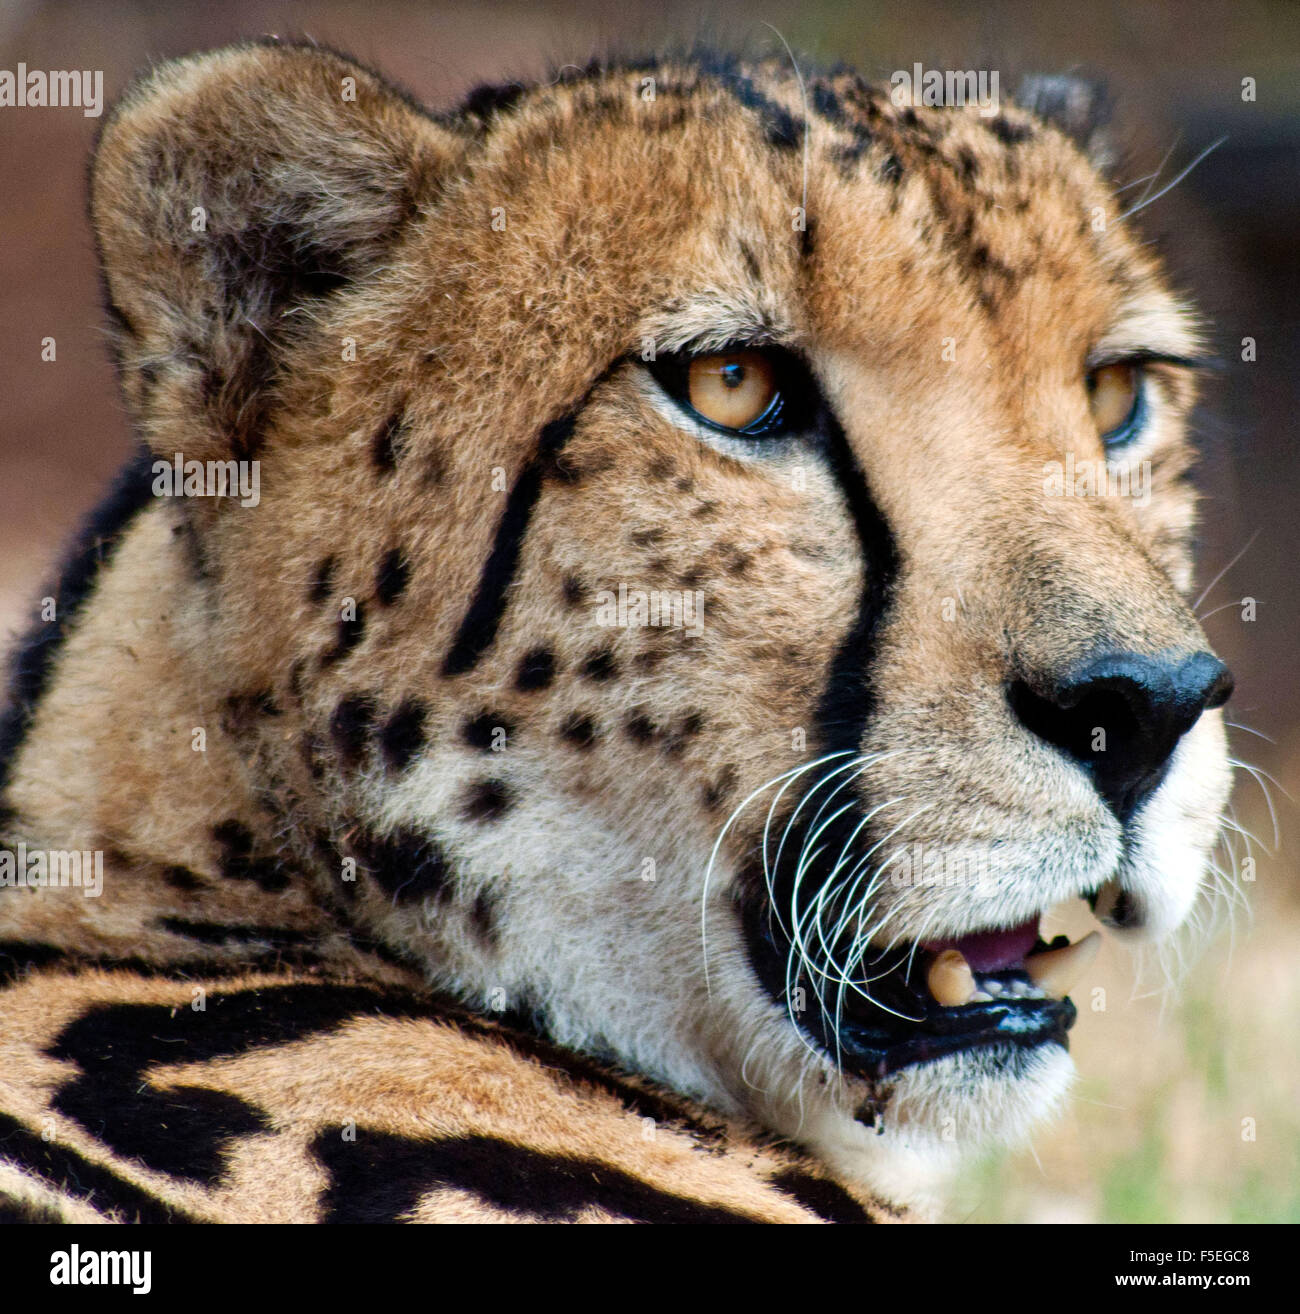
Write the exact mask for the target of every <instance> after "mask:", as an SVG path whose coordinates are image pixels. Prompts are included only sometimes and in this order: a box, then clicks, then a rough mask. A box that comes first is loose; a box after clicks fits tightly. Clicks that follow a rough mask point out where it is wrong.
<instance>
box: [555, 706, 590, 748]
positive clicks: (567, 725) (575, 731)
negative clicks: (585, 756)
mask: <svg viewBox="0 0 1300 1314" xmlns="http://www.w3.org/2000/svg"><path fill="white" fill-rule="evenodd" d="M560 734H561V735H563V736H564V738H565V739H566V740H567V741H568V742H569V743H571V744H572V745H573V746H574V747H575V748H590V747H591V746H592V745H593V744H594V743H595V742H596V740H597V739H598V738H599V737H600V732H599V730H598V729H597V728H596V723H595V722H594V721H593V720H592V719H591V717H589V716H584V715H582V714H581V713H579V712H575V713H574V714H573V715H572V716H570V717H569V718H568V719H567V720H566V721H565V722H564V724H563V725H562V726H561V727H560Z"/></svg>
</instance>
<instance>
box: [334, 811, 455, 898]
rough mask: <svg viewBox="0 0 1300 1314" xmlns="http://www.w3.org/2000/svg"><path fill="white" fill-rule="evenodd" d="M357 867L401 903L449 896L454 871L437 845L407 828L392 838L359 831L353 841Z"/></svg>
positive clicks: (397, 832) (391, 835)
mask: <svg viewBox="0 0 1300 1314" xmlns="http://www.w3.org/2000/svg"><path fill="white" fill-rule="evenodd" d="M350 848H351V850H352V856H353V857H355V858H356V860H357V866H358V867H360V868H362V869H364V870H365V871H366V872H367V873H368V874H369V876H370V877H371V879H372V880H373V881H374V882H375V884H376V885H378V886H379V887H380V888H381V889H382V890H383V891H384V893H385V894H387V895H389V897H390V898H393V899H395V900H396V901H397V902H398V903H413V902H415V901H416V900H417V899H440V898H443V897H444V896H445V895H446V894H447V890H448V885H449V883H450V881H451V879H452V868H451V865H450V864H449V863H448V861H447V856H446V854H445V853H444V852H443V850H442V846H441V845H439V844H438V843H437V841H435V840H433V839H430V838H429V836H427V835H422V834H420V833H419V832H418V831H415V830H411V829H409V828H408V827H399V828H398V829H397V830H395V831H393V832H392V833H391V834H389V835H384V836H380V835H375V834H373V833H371V832H370V831H367V830H364V829H363V830H358V831H357V832H355V833H354V834H353V836H352V839H351V841H350Z"/></svg>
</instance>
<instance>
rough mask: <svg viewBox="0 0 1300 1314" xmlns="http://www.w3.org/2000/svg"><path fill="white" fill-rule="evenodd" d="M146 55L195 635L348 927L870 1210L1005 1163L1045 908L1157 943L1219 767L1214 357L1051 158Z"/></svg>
mask: <svg viewBox="0 0 1300 1314" xmlns="http://www.w3.org/2000/svg"><path fill="white" fill-rule="evenodd" d="M177 68H179V70H180V71H175V70H176V69H177ZM172 69H173V71H172V72H170V73H168V74H167V76H166V77H161V76H160V77H159V79H158V80H157V81H156V82H155V84H154V85H153V86H151V87H148V88H146V90H145V91H144V92H142V93H140V94H139V95H138V96H137V97H136V98H135V100H134V101H133V102H132V103H130V104H128V105H127V106H126V107H124V108H123V109H122V110H120V111H119V113H118V116H117V118H116V119H115V120H114V122H113V123H112V124H111V125H110V127H109V129H108V131H107V132H106V135H105V142H104V145H103V147H102V148H101V154H100V160H99V164H98V167H97V173H96V192H95V207H96V219H97V223H98V227H99V231H100V237H101V242H102V244H103V247H104V253H105V262H106V266H107V270H108V280H109V286H110V291H111V295H112V298H113V301H114V304H115V307H116V308H117V312H118V315H119V317H120V320H121V323H122V325H124V326H125V327H124V328H123V331H122V340H121V346H122V362H123V371H124V378H125V382H126V387H127V389H128V392H129V393H130V395H131V396H132V398H133V400H134V402H135V404H136V406H137V409H138V411H139V413H140V415H141V417H142V421H143V424H144V428H145V431H146V433H147V434H148V436H149V438H150V441H151V442H152V443H153V444H154V446H155V447H156V448H157V449H158V450H159V451H160V452H165V453H167V454H168V455H169V456H170V454H171V453H172V452H173V451H183V452H184V453H185V454H186V455H187V456H194V457H198V458H200V459H202V458H211V457H213V456H217V455H221V456H230V455H231V454H232V452H233V454H234V455H235V456H243V457H245V458H249V459H257V460H259V461H260V463H261V501H260V505H259V506H258V507H257V508H256V509H254V510H249V509H246V508H240V507H238V506H220V507H217V508H212V507H205V508H199V509H195V510H190V509H188V508H187V509H186V510H185V512H184V515H185V516H186V526H187V528H188V529H190V530H192V532H191V533H189V534H187V535H184V536H182V537H183V538H184V539H185V541H187V542H189V543H190V544H191V549H192V551H193V553H194V555H195V558H196V564H195V570H194V583H193V587H194V589H195V590H196V591H198V592H200V593H202V594H203V595H204V597H205V599H206V606H205V608H204V609H203V610H202V614H203V615H204V617H205V621H204V622H203V625H202V627H201V629H200V632H198V633H196V635H195V643H196V644H202V645H204V651H205V653H206V654H208V659H209V661H210V664H211V668H212V669H213V671H214V672H216V673H217V674H218V675H219V677H220V678H221V679H222V680H223V681H224V682H225V683H226V684H227V685H228V686H229V687H233V688H238V687H246V688H258V687H267V686H271V687H274V689H275V690H276V697H277V701H278V702H279V703H280V704H281V705H282V707H283V709H284V715H283V716H282V717H280V718H277V719H276V723H275V725H274V727H273V733H268V734H267V735H266V736H265V738H264V739H263V740H262V741H261V742H260V743H259V744H258V745H257V746H256V748H255V750H254V751H251V752H250V754H249V761H250V762H251V763H252V765H251V766H250V770H251V771H252V773H253V776H254V779H255V781H256V783H257V785H258V787H259V789H260V790H261V791H262V795H263V797H264V798H266V799H268V800H270V801H271V806H274V807H276V808H278V809H279V810H280V811H281V813H282V816H283V825H282V826H281V827H280V831H279V833H280V834H282V835H283V836H286V837H287V839H286V840H285V842H286V843H288V844H290V845H291V846H292V847H293V848H294V849H295V851H296V853H297V855H298V857H299V859H300V861H301V862H303V863H304V864H306V865H308V866H310V867H311V868H312V869H313V870H314V871H315V873H316V878H317V880H318V882H319V885H320V888H321V891H322V895H323V897H326V898H329V899H331V900H333V901H334V902H336V903H337V905H338V906H339V908H340V909H341V910H342V912H343V914H344V915H346V916H347V917H348V918H349V919H351V920H352V921H353V922H354V923H356V924H358V925H360V926H362V927H365V928H366V929H367V930H368V931H369V932H371V933H373V934H375V935H377V936H379V937H380V938H382V939H383V940H384V941H385V942H386V943H387V944H388V945H390V946H391V947H392V948H393V949H394V950H396V951H398V952H401V953H403V954H405V955H408V956H411V957H414V958H415V959H417V960H418V961H419V962H420V963H422V964H423V965H424V966H425V967H426V968H427V970H428V971H429V973H430V975H431V977H432V978H433V979H434V980H435V981H436V982H437V983H438V984H440V985H441V986H444V987H446V988H450V989H452V990H455V991H457V992H459V993H460V994H462V995H463V996H465V997H466V998H468V999H469V1000H471V1001H472V1002H474V1003H475V1004H476V1005H478V1006H480V1007H485V1008H512V1009H517V1010H522V1011H524V1012H527V1013H529V1014H531V1015H532V1016H533V1017H534V1018H535V1019H536V1020H537V1022H538V1023H539V1024H540V1025H541V1026H543V1027H545V1028H546V1029H547V1030H548V1031H549V1032H550V1033H551V1034H552V1035H553V1036H555V1037H556V1038H557V1039H559V1040H560V1041H561V1042H563V1043H567V1044H570V1045H573V1046H577V1047H579V1048H582V1049H586V1050H588V1051H592V1052H596V1053H599V1054H604V1055H608V1056H612V1057H613V1058H614V1059H616V1060H617V1061H619V1062H621V1063H622V1064H624V1065H627V1066H629V1067H632V1068H634V1069H637V1070H640V1071H643V1072H646V1073H649V1074H651V1075H653V1076H655V1077H657V1078H660V1079H662V1080H664V1081H666V1082H668V1083H669V1084H671V1085H672V1086H674V1087H675V1088H677V1089H679V1090H681V1091H683V1092H686V1093H689V1094H692V1095H697V1096H701V1097H704V1098H706V1099H708V1100H711V1101H713V1102H714V1103H715V1104H717V1105H720V1106H722V1107H725V1108H729V1109H732V1110H742V1111H746V1112H749V1113H751V1114H753V1115H755V1116H757V1117H758V1118H759V1119H761V1120H763V1121H765V1122H766V1123H767V1124H768V1125H769V1126H771V1127H773V1128H774V1129H776V1130H777V1131H779V1132H782V1133H785V1134H788V1135H791V1136H795V1137H797V1138H800V1139H802V1140H804V1141H805V1142H807V1143H809V1144H810V1145H812V1146H813V1147H814V1148H816V1149H817V1150H819V1151H820V1152H821V1153H822V1154H823V1155H824V1156H825V1157H826V1158H827V1159H828V1160H829V1161H830V1162H831V1163H832V1164H833V1165H835V1166H836V1167H837V1168H838V1169H839V1170H840V1171H842V1172H844V1173H846V1174H848V1175H850V1176H853V1177H856V1178H857V1179H859V1180H863V1181H866V1182H870V1183H873V1184H875V1185H878V1186H883V1187H886V1188H888V1189H891V1190H893V1191H895V1192H896V1193H901V1194H907V1193H908V1192H909V1191H910V1192H913V1193H915V1191H916V1189H917V1188H916V1183H917V1182H918V1181H920V1180H921V1179H922V1170H925V1169H928V1168H929V1167H930V1166H933V1165H935V1164H938V1163H940V1162H941V1161H943V1160H944V1159H945V1156H946V1154H947V1152H948V1151H949V1149H950V1148H951V1146H952V1145H954V1144H955V1145H956V1146H957V1147H958V1148H963V1147H966V1148H969V1147H971V1146H975V1145H979V1144H982V1143H984V1142H986V1141H988V1140H989V1139H997V1138H1003V1139H1008V1138H1013V1137H1015V1136H1017V1135H1019V1134H1020V1133H1021V1132H1022V1131H1023V1130H1024V1128H1025V1127H1026V1126H1027V1125H1028V1124H1029V1123H1030V1122H1032V1120H1033V1119H1035V1118H1037V1117H1039V1116H1041V1115H1042V1114H1043V1113H1044V1112H1046V1111H1047V1110H1048V1109H1049V1108H1050V1107H1051V1105H1052V1104H1053V1102H1054V1101H1056V1100H1057V1099H1058V1098H1059V1097H1060V1095H1061V1093H1062V1092H1063V1090H1064V1088H1065V1086H1066V1085H1067V1082H1068V1077H1069V1072H1070V1063H1069V1059H1068V1056H1067V1053H1066V1038H1067V1033H1068V1030H1069V1027H1070V1025H1071V1022H1072V1021H1073V1019H1074V1006H1073V1005H1072V1004H1071V1002H1070V1001H1069V999H1068V998H1066V997H1065V991H1066V989H1067V988H1068V987H1069V985H1070V980H1071V978H1073V977H1074V976H1076V975H1077V974H1078V973H1079V972H1080V971H1082V970H1084V969H1085V967H1086V957H1087V954H1088V952H1089V948H1090V946H1089V945H1086V944H1085V945H1079V946H1074V947H1066V946H1063V945H1055V946H1047V945H1045V944H1044V943H1043V942H1042V941H1041V940H1040V938H1039V934H1038V927H1039V919H1040V917H1041V916H1042V915H1043V913H1044V912H1045V911H1046V910H1047V909H1048V908H1050V907H1051V906H1052V905H1053V904H1056V903H1058V902H1060V901H1062V900H1068V899H1076V898H1087V899H1091V900H1093V902H1094V905H1095V908H1096V911H1097V912H1098V914H1099V915H1100V916H1101V917H1102V919H1103V920H1104V921H1106V922H1108V923H1109V924H1110V925H1111V926H1112V927H1113V928H1114V929H1115V931H1116V932H1117V933H1118V934H1120V935H1125V936H1126V935H1138V934H1147V935H1151V936H1155V937H1160V936H1164V935H1165V934H1167V933H1169V932H1170V931H1172V930H1173V929H1174V928H1175V927H1177V926H1178V925H1179V923H1180V922H1182V921H1183V919H1184V918H1185V917H1186V916H1187V914H1188V912H1189V909H1190V908H1191V905H1192V903H1193V900H1194V899H1195V897H1196V895H1197V891H1198V887H1199V886H1200V884H1201V882H1202V879H1203V874H1204V872H1205V870H1206V864H1207V851H1208V849H1209V846H1210V845H1211V843H1212V842H1213V840H1214V838H1215V835H1216V832H1217V828H1218V825H1219V815H1220V809H1221V807H1222V806H1223V804H1224V802H1225V798H1226V794H1227V790H1228V784H1229V773H1228V768H1227V761H1226V753H1225V742H1224V732H1223V728H1222V722H1221V718H1220V714H1219V713H1218V711H1217V710H1215V709H1216V708H1217V707H1218V706H1219V705H1220V704H1221V703H1222V701H1223V700H1224V699H1225V698H1226V696H1227V693H1228V691H1229V689H1230V680H1229V677H1228V676H1227V673H1226V671H1225V670H1224V668H1223V667H1222V665H1221V664H1220V663H1219V662H1218V661H1217V660H1216V659H1215V658H1214V657H1213V656H1212V655H1211V654H1210V653H1209V652H1208V651H1207V645H1206V641H1205V638H1204V636H1203V635H1202V633H1201V631H1200V630H1199V628H1198V627H1197V625H1196V623H1195V620H1194V619H1193V616H1192V614H1191V610H1190V608H1189V606H1188V603H1187V600H1186V599H1187V594H1188V591H1189V589H1190V585H1191V562H1190V551H1189V535H1190V531H1191V527H1192V519H1193V511H1194V498H1193V493H1192V490H1191V487H1190V485H1189V483H1188V469H1189V465H1190V452H1189V448H1188V445H1187V443H1186V441H1185V438H1184V422H1185V419H1186V415H1187V412H1188V410H1189V407H1190V405H1191V402H1192V392H1193V383H1192V378H1191V375H1192V371H1193V369H1194V364H1195V358H1196V356H1197V352H1198V345H1197V340H1196V337H1195V333H1194V331H1193V325H1192V322H1191V319H1190V316H1189V313H1188V312H1187V310H1186V309H1185V308H1184V307H1183V306H1182V305H1181V304H1180V303H1179V302H1178V301H1177V300H1176V299H1175V298H1174V297H1173V296H1172V295H1171V293H1170V292H1169V291H1168V290H1167V288H1166V286H1165V284H1164V282H1163V281H1162V278H1161V274H1160V272H1159V269H1158V267H1157V266H1156V264H1155V263H1154V261H1153V258H1152V256H1151V255H1150V253H1149V251H1148V250H1147V249H1146V248H1144V247H1143V246H1142V245H1140V244H1139V243H1138V242H1137V241H1136V240H1135V238H1134V236H1133V235H1132V233H1131V231H1130V228H1129V226H1128V224H1127V223H1126V222H1125V219H1124V217H1123V216H1122V213H1121V211H1120V209H1119V208H1118V206H1117V203H1116V201H1115V200H1114V199H1113V198H1112V196H1111V195H1110V193H1109V191H1108V189H1107V187H1106V185H1105V184H1104V182H1103V181H1102V180H1101V178H1100V177H1099V176H1098V174H1097V173H1096V172H1095V171H1094V169H1093V168H1092V166H1091V165H1090V164H1089V163H1088V161H1087V159H1086V158H1085V156H1084V154H1083V153H1081V152H1080V150H1079V149H1077V148H1076V146H1075V145H1074V144H1073V142H1072V141H1071V140H1069V139H1068V137H1067V135H1066V133H1065V132H1064V131H1062V130H1060V129H1058V128H1057V127H1053V126H1049V125H1048V124H1047V123H1046V122H1044V121H1042V120H1041V119H1038V118H1035V117H1034V116H1033V115H1032V114H1030V113H1029V112H1027V111H1025V110H1022V109H1015V108H1008V109H1006V110H1005V111H1004V112H1003V113H1001V114H1000V115H998V116H997V117H995V118H992V119H988V118H982V117H980V115H979V114H978V113H977V112H976V111H974V110H972V111H970V112H967V111H964V110H957V109H924V110H922V109H916V110H912V109H899V108H897V107H895V106H894V105H892V104H891V103H890V101H889V99H888V96H887V95H885V94H883V93H879V92H876V91H873V90H871V89H870V88H868V87H866V86H865V85H864V84H862V83H861V82H859V81H858V80H857V79H855V78H853V77H851V76H848V75H845V76H837V77H835V78H833V79H820V80H814V81H812V82H811V83H809V84H808V86H807V87H806V89H805V92H806V96H807V101H806V103H805V98H804V94H801V92H800V88H799V85H798V83H797V82H796V81H795V79H794V76H793V74H792V73H789V72H786V71H783V70H781V69H779V68H775V67H768V66H754V67H741V66H739V65H736V64H731V63H726V62H724V63H720V64H717V65H714V66H705V65H696V64H657V65H647V66H645V67H628V68H621V69H614V70H606V71H590V72H588V73H585V74H583V75H581V76H576V77H573V78H569V79H567V80H562V81H561V82H560V83H559V84H557V85H554V86H550V87H544V88H541V89H538V90H534V91H530V92H525V93H519V94H518V95H516V96H512V97H506V98H495V99H494V98H493V97H492V96H490V95H487V94H478V95H476V96H474V97H472V98H471V99H470V101H469V102H468V103H467V106H466V108H465V109H464V110H463V111H462V112H461V113H459V114H458V115H454V116H445V117H443V118H440V119H436V120H435V119H431V118H428V117H426V116H424V115H423V114H422V113H421V112H419V111H418V110H417V109H415V108H413V107H412V106H410V105H409V104H408V103H407V102H405V101H404V100H402V99H401V98H400V97H398V96H397V95H396V94H395V93H393V92H392V91H391V90H389V89H388V88H387V87H386V86H384V85H383V84H381V83H380V82H379V81H378V80H377V79H375V78H373V77H372V76H371V75H369V74H367V73H365V72H364V71H362V70H360V69H357V68H355V67H354V66H352V65H350V64H347V63H344V62H343V61H341V60H339V59H338V58H336V57H335V56H332V55H328V54H325V53H323V52H319V51H313V50H303V49H295V48H276V47H249V48H244V49H241V50H238V51H233V52H223V53H221V54H219V55H216V56H210V57H205V58H204V59H202V60H197V61H193V62H191V63H189V64H186V65H180V66H172ZM348 80H351V85H352V90H353V95H352V98H351V99H346V98H343V97H341V95H340V88H341V87H343V86H345V85H346V84H347V81H348ZM217 124H220V125H222V126H221V131H220V133H219V134H218V132H217V127H216V125H217ZM1069 126H1070V125H1068V124H1067V125H1066V127H1069ZM232 141H235V142H244V141H247V142H257V143H259V144H260V145H259V153H258V159H257V167H256V169H254V168H253V167H252V166H251V165H250V163H249V162H248V161H247V160H246V159H244V158H242V156H240V154H239V153H238V152H232V151H230V149H229V148H228V143H229V142H232ZM160 192H161V193H162V196H161V197H160V195H159V193H160ZM160 200H161V201H165V202H166V204H165V205H160ZM198 205H202V206H204V207H205V209H206V214H207V228H206V230H205V232H203V233H201V234H196V233H193V232H191V231H190V230H189V229H188V228H187V227H186V225H185V224H184V223H183V222H182V221H181V220H180V219H178V218H177V217H176V216H184V215H188V214H189V213H191V211H192V208H193V207H194V206H198ZM353 873H355V874H356V876H357V879H356V880H352V879H351V875H352V874H353ZM954 1132H955V1134H954Z"/></svg>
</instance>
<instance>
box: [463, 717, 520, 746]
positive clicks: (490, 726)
mask: <svg viewBox="0 0 1300 1314" xmlns="http://www.w3.org/2000/svg"><path fill="white" fill-rule="evenodd" d="M497 730H504V731H505V737H506V743H507V744H508V743H509V742H510V740H511V738H512V736H513V735H514V733H515V728H514V726H513V725H511V724H510V722H509V721H507V720H506V718H505V717H504V716H501V715H499V714H498V713H496V712H483V713H482V714H481V715H479V716H476V717H474V719H473V720H472V721H466V722H465V724H464V726H463V727H462V728H461V736H462V738H463V739H464V740H465V742H466V743H467V744H468V745H469V746H470V747H471V748H478V749H481V750H482V751H483V752H485V753H486V752H490V751H491V750H492V748H493V742H492V740H493V735H494V734H495V733H496V731H497Z"/></svg>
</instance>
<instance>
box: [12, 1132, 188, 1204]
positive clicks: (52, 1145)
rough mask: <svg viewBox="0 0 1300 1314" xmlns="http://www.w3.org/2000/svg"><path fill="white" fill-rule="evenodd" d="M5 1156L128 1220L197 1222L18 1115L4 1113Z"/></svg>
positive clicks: (68, 1192)
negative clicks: (37, 1130)
mask: <svg viewBox="0 0 1300 1314" xmlns="http://www.w3.org/2000/svg"><path fill="white" fill-rule="evenodd" d="M0 1160H4V1161H6V1162H7V1163H11V1164H14V1165H15V1166H16V1167H18V1168H21V1169H22V1170H23V1171H24V1172H26V1173H28V1174H30V1175H31V1176H33V1177H36V1178H38V1179H39V1180H40V1181H43V1182H44V1183H46V1185H48V1186H52V1187H54V1188H55V1189H56V1190H59V1191H62V1192H64V1193H65V1194H70V1195H75V1196H76V1197H77V1198H78V1199H81V1200H85V1201H88V1202H89V1203H90V1204H92V1205H93V1206H94V1207H95V1208H96V1209H99V1210H101V1211H104V1210H113V1211H115V1212H117V1213H119V1214H120V1215H121V1216H122V1217H123V1218H124V1219H126V1220H127V1221H129V1222H137V1223H193V1222H196V1221H197V1220H196V1219H194V1218H191V1217H189V1216H188V1215H187V1214H185V1213H184V1212H183V1211H182V1210H180V1209H176V1208H173V1207H172V1206H171V1205H169V1204H166V1203H164V1202H163V1201H162V1200H159V1199H157V1198H156V1197H154V1196H152V1195H150V1194H149V1193H148V1192H147V1191H145V1190H144V1189H142V1188H141V1187H139V1186H136V1185H135V1184H134V1183H133V1182H128V1181H125V1180H124V1179H123V1178H121V1177H119V1176H117V1174H116V1173H114V1172H111V1171H110V1170H109V1169H107V1168H104V1167H101V1166H100V1165H99V1164H97V1163H91V1161H90V1160H89V1159H86V1158H84V1157H83V1156H82V1155H80V1154H78V1153H77V1152H76V1151H75V1150H69V1149H67V1148H66V1147H64V1146H62V1145H59V1144H58V1143H57V1142H55V1141H46V1140H42V1139H41V1137H39V1136H37V1135H36V1134H35V1133H34V1132H30V1131H28V1130H27V1128H26V1127H24V1126H23V1125H22V1123H20V1122H19V1121H18V1120H17V1119H16V1118H11V1117H10V1116H9V1115H8V1114H6V1113H0Z"/></svg>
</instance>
